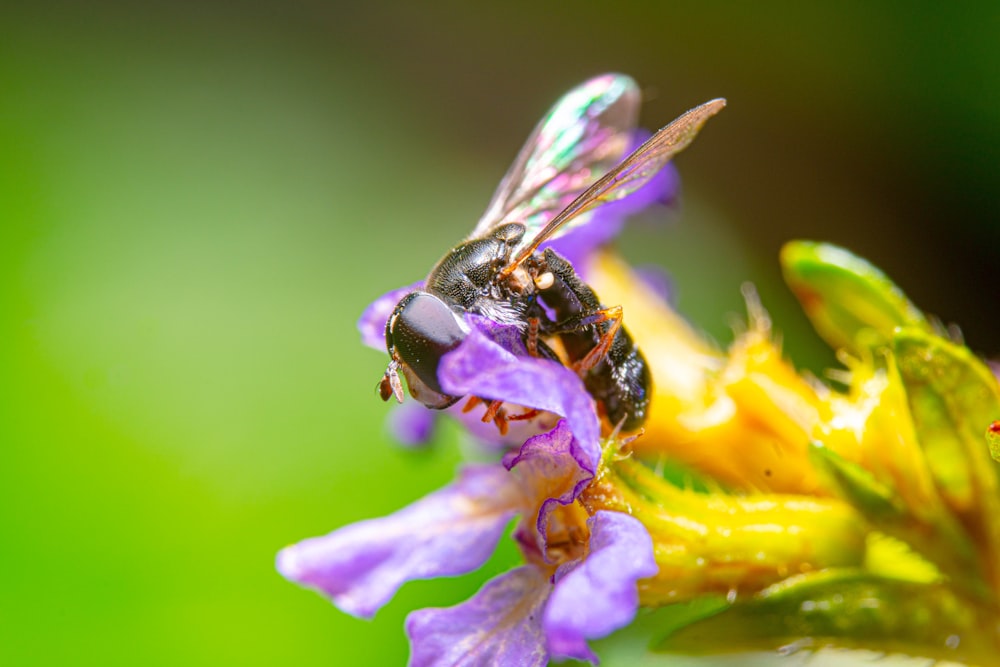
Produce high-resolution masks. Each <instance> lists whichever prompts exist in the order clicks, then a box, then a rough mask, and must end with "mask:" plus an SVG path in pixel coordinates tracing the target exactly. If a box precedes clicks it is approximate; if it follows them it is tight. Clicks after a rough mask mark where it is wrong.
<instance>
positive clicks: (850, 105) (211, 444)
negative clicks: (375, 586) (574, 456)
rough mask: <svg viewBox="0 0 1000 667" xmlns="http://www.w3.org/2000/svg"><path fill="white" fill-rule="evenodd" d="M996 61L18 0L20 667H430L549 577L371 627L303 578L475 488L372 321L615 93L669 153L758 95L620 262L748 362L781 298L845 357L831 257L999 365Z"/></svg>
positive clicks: (9, 574) (760, 32) (685, 10)
mask: <svg viewBox="0 0 1000 667" xmlns="http://www.w3.org/2000/svg"><path fill="white" fill-rule="evenodd" d="M997 35H1000V5H998V4H997V3H995V2H981V3H978V4H977V3H962V4H958V3H914V2H897V3H891V2H887V3H863V2H857V3H836V6H832V5H828V6H826V7H822V6H820V5H819V4H812V3H798V2H779V3H724V4H715V3H706V2H670V3H668V2H661V3H652V2H650V3H645V2H615V3H610V2H607V3H577V4H576V5H574V6H573V8H572V9H569V8H568V6H563V5H555V4H553V5H550V6H539V5H537V4H536V3H530V2H508V3H503V4H502V6H500V5H499V3H498V5H497V6H486V5H477V4H473V3H457V2H456V3H449V2H434V3H430V4H423V5H417V4H416V3H412V4H411V3H399V4H395V5H393V4H374V3H350V4H347V3H337V2H319V1H318V0H288V1H285V2H269V3H264V2H251V3H244V2H225V1H221V0H207V1H201V2H163V1H160V2H141V3H139V2H137V3H109V2H104V1H102V0H98V1H97V2H90V3H74V2H66V3H53V2H24V3H19V2H12V1H11V0H8V1H7V2H5V3H3V4H2V6H0V391H2V398H0V447H2V449H0V452H2V458H0V461H2V463H0V585H2V592H0V664H4V665H47V664H52V665H91V664H93V665H139V664H141V665H159V664H162V665H223V664H225V665H230V664H231V665H275V664H296V665H368V664H370V665H382V664H385V665H392V664H402V663H403V662H404V661H405V656H406V653H407V647H406V642H405V639H404V637H403V633H402V621H403V618H404V617H405V614H406V613H407V611H408V610H410V609H412V608H415V607H418V606H426V605H450V604H454V603H457V602H458V601H460V600H463V599H465V598H466V597H468V596H469V595H471V594H472V593H473V591H475V590H476V589H477V588H478V586H479V585H480V584H481V582H482V581H484V580H485V579H486V578H488V577H490V576H492V575H493V574H494V573H496V572H498V571H500V570H502V569H504V568H505V567H506V566H507V565H508V564H509V563H511V562H513V561H514V560H515V559H516V554H515V553H514V552H513V549H512V548H510V547H509V546H504V547H503V548H501V550H500V552H499V553H498V554H497V556H496V557H495V558H494V559H493V560H492V561H491V562H490V563H489V564H488V565H487V567H486V568H484V570H483V571H481V572H477V573H476V574H474V575H470V576H468V577H464V578H459V579H455V580H448V581H438V582H430V583H415V584H410V585H407V586H406V587H405V588H404V589H403V591H402V592H401V593H400V595H399V596H398V598H397V599H396V600H395V601H394V602H393V603H391V604H390V605H389V606H388V607H387V608H386V609H384V610H383V611H382V612H381V613H380V614H379V615H378V617H377V618H376V619H375V620H374V621H373V622H370V623H369V622H363V621H359V620H355V619H352V618H349V617H347V616H345V615H343V614H341V613H340V612H338V611H336V610H335V609H334V608H332V607H331V606H330V605H329V604H328V603H326V602H325V601H323V600H322V599H320V598H319V597H318V596H315V595H312V594H310V593H308V592H306V591H302V590H300V589H298V588H296V587H294V586H292V585H290V584H288V583H286V582H284V581H283V580H282V579H281V578H280V577H279V576H278V575H277V574H276V573H275V572H274V567H273V559H274V553H275V552H276V551H277V550H278V549H279V548H280V547H282V546H283V545H285V544H288V543H290V542H292V541H295V540H298V539H301V538H303V537H306V536H311V535H315V534H321V533H324V532H327V531H328V530H331V529H333V528H335V527H338V526H341V525H343V524H345V523H347V522H350V521H354V520H358V519H362V518H367V517H373V516H379V515H382V514H386V513H388V512H391V511H393V510H395V509H397V508H399V507H401V506H402V505H404V504H405V503H407V502H409V501H411V500H413V499H415V498H417V497H419V496H420V495H422V494H423V493H425V492H427V491H429V490H431V489H433V488H436V487H438V486H440V485H442V484H444V483H445V482H447V481H448V480H449V479H450V478H451V476H452V474H453V472H454V469H455V466H456V464H457V462H458V460H459V446H458V445H457V444H456V440H457V436H456V433H455V432H454V430H453V429H448V428H445V429H444V430H443V431H442V433H441V434H440V443H439V446H438V447H435V448H433V449H431V450H429V451H420V452H415V451H405V450H402V449H400V448H399V447H397V446H396V445H394V444H393V442H392V441H391V439H390V438H389V436H387V435H386V432H385V427H384V417H385V415H386V413H387V408H386V406H385V405H383V404H382V403H381V401H379V400H378V398H377V396H376V393H375V389H374V387H375V384H376V381H377V380H378V378H379V376H380V374H381V373H382V370H383V368H384V364H385V358H384V355H380V354H379V353H377V352H374V351H370V350H366V349H363V348H361V346H360V344H359V341H358V336H357V333H356V331H355V328H354V323H355V320H356V318H357V316H358V314H359V313H360V312H361V310H362V309H363V308H364V306H365V305H366V304H367V303H368V302H369V301H371V300H372V299H373V298H374V297H375V296H377V295H379V294H381V293H383V292H384V291H386V290H388V289H390V288H394V287H397V286H399V285H402V284H407V283H410V282H412V281H414V280H416V279H419V278H420V277H422V276H423V275H424V273H425V272H426V271H427V269H428V268H429V267H430V266H431V264H433V262H434V261H436V259H437V258H438V256H439V255H440V254H442V252H443V251H444V250H445V249H447V248H448V247H449V246H450V245H452V244H454V243H455V242H456V241H457V240H458V239H459V238H461V237H462V236H463V235H464V234H465V233H466V232H467V231H468V230H470V229H471V227H472V225H473V223H474V221H475V220H476V219H477V217H478V215H479V214H480V213H481V211H482V209H483V208H484V207H485V204H486V202H487V200H488V199H489V196H490V194H491V193H492V191H493V188H494V187H495V185H496V183H497V182H498V180H499V178H500V177H501V175H502V174H503V172H504V171H505V170H506V167H507V165H508V164H509V162H510V160H511V159H512V158H513V155H514V153H515V152H516V150H517V149H518V148H519V147H520V145H521V143H522V141H523V140H524V138H525V137H526V136H527V134H528V132H529V131H530V129H531V127H532V126H533V125H534V123H535V122H536V120H537V119H538V118H539V117H540V116H541V114H542V113H543V112H544V111H545V109H546V108H547V107H548V106H549V105H550V104H551V103H553V102H554V101H555V100H556V99H557V98H558V96H559V95H561V94H562V93H563V92H565V91H566V90H568V89H569V88H570V87H572V86H573V85H575V84H577V83H579V82H580V81H582V80H584V79H586V78H588V77H590V76H592V75H594V74H597V73H601V72H604V71H609V70H616V71H623V72H627V73H629V74H631V75H632V76H634V77H635V78H636V79H637V80H638V81H639V82H640V83H641V84H642V85H643V86H644V87H645V88H646V92H647V98H648V101H647V102H646V103H645V105H644V106H643V109H642V120H643V122H644V124H646V125H647V126H649V127H658V126H660V125H662V124H664V123H666V122H667V121H669V120H670V119H672V118H673V117H675V116H676V115H678V114H679V113H680V112H682V111H684V110H685V109H687V108H689V107H691V106H694V105H695V104H697V103H699V102H702V101H704V100H706V99H709V98H711V97H715V96H725V97H727V98H728V99H729V107H728V108H727V109H726V110H725V112H724V113H723V114H721V115H720V116H719V117H718V118H716V119H714V120H713V121H712V122H711V123H710V124H709V125H708V126H707V127H706V129H705V131H704V133H703V134H702V136H701V137H700V138H699V139H698V141H697V142H696V143H695V145H694V146H693V147H692V148H691V149H690V150H689V151H688V152H686V153H685V154H683V155H682V156H681V157H680V158H679V160H678V166H679V168H680V170H681V173H682V177H683V179H684V188H685V189H684V197H683V202H682V204H681V206H680V207H679V208H677V209H676V210H674V211H659V212H653V213H651V214H649V215H647V216H646V218H645V219H644V220H643V221H640V222H639V223H638V224H637V225H635V226H634V228H633V229H632V230H630V232H629V233H628V234H627V235H626V237H625V238H624V239H623V240H622V242H621V243H622V248H623V252H625V253H626V254H627V255H628V256H629V257H630V258H632V259H634V260H635V261H637V262H659V263H661V264H662V265H664V266H666V267H667V268H668V269H669V270H670V271H671V272H672V274H673V277H674V285H675V289H676V293H677V301H678V304H679V307H680V308H681V309H682V310H683V311H684V312H685V313H687V314H688V315H689V316H690V317H691V318H692V319H693V320H694V321H695V322H696V323H697V324H698V326H700V327H701V328H703V329H704V330H705V331H706V332H707V333H708V334H709V335H711V336H713V337H715V338H716V339H717V340H719V341H720V343H723V344H724V343H725V342H727V341H728V340H729V339H730V338H731V335H730V328H729V327H730V324H731V321H732V318H733V316H734V314H739V313H740V312H741V311H742V309H743V307H742V302H741V297H740V293H739V286H740V284H741V282H742V281H745V280H751V281H753V282H754V283H756V284H757V286H758V289H759V291H760V292H761V294H762V298H763V300H764V303H765V305H767V306H768V307H769V308H770V309H771V310H772V313H773V314H774V318H775V320H776V321H777V323H778V326H779V327H780V328H781V329H782V330H783V331H784V333H785V340H786V348H787V349H788V350H789V352H790V353H791V354H792V355H794V356H795V358H796V359H797V360H799V362H800V364H801V365H803V366H805V367H808V368H812V369H814V370H817V371H820V370H822V368H823V367H825V366H828V365H830V364H832V363H833V359H832V356H831V355H829V353H828V352H825V351H823V350H822V349H821V347H820V346H819V345H818V340H817V339H816V338H815V336H814V335H813V334H812V333H811V332H810V330H809V329H808V325H807V324H806V323H805V320H804V319H803V318H802V316H801V315H800V314H799V313H798V310H797V308H796V307H795V305H794V303H792V301H791V299H790V297H789V296H788V294H787V293H786V292H785V290H784V288H783V287H782V285H781V283H780V276H779V272H778V268H777V262H776V257H777V251H778V249H779V248H780V246H781V244H782V243H783V242H784V241H786V240H789V239H792V238H813V239H822V240H829V241H833V242H836V243H839V244H843V245H846V246H848V247H849V248H851V249H853V250H854V251H856V252H858V253H859V254H862V255H864V256H866V257H868V258H870V259H871V260H872V261H874V262H875V263H876V264H878V265H879V266H881V267H882V268H884V269H885V270H886V271H887V272H888V273H889V274H890V275H891V276H893V277H894V278H895V279H896V280H897V281H898V282H899V283H900V284H901V285H903V286H904V288H905V289H906V290H907V292H908V293H909V295H910V296H911V297H912V298H913V300H914V301H916V302H917V303H918V304H919V305H921V306H923V307H924V308H925V309H926V310H928V311H930V312H932V313H936V314H937V315H939V316H940V317H941V318H942V319H943V320H945V321H949V322H952V321H953V322H957V323H959V324H960V325H961V326H962V329H963V331H964V332H965V335H966V338H967V340H968V342H969V343H970V345H971V346H972V347H973V348H974V349H975V350H977V351H979V352H981V353H984V354H990V355H996V354H998V353H1000V334H998V332H1000V328H998V325H1000V304H998V295H1000V268H998V262H997V259H996V258H997V249H998V248H1000V224H998V214H1000V205H998V203H997V201H996V198H995V195H996V189H997V188H996V187H995V186H996V181H997V178H998V176H997V175H998V174H1000V151H998V148H1000V39H997ZM606 646H607V648H606V649H604V650H606V655H608V656H609V658H608V660H607V661H606V664H634V663H632V662H631V658H627V657H621V656H623V655H625V656H627V655H628V651H629V650H628V649H627V648H626V649H622V648H620V647H619V648H617V649H616V648H614V640H612V642H610V643H607V644H606ZM615 651H618V653H615ZM672 664H678V663H676V662H675V663H672ZM727 664H743V663H741V662H738V661H737V662H733V661H730V662H728V663H727Z"/></svg>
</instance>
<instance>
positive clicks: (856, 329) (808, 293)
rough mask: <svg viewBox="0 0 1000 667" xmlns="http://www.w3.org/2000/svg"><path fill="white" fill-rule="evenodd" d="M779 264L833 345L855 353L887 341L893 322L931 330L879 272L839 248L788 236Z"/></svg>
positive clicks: (822, 332)
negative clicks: (790, 238) (788, 239)
mask: <svg viewBox="0 0 1000 667" xmlns="http://www.w3.org/2000/svg"><path fill="white" fill-rule="evenodd" d="M781 265H782V271H783V273H784V276H785V282H787V283H788V286H789V287H790V288H791V290H792V292H793V293H794V294H795V296H796V297H797V298H798V299H799V301H800V302H801V303H802V307H803V308H804V309H805V311H806V314H807V315H808V316H809V319H810V320H811V321H812V324H813V326H814V327H815V328H816V331H817V332H818V333H819V335H820V336H822V337H823V339H824V340H825V341H826V342H827V343H829V344H830V346H831V347H833V348H834V349H838V350H839V349H846V350H849V351H850V352H851V353H852V354H854V355H855V356H858V355H861V354H862V353H863V352H864V351H866V350H868V349H871V348H873V347H878V346H881V345H885V344H886V343H888V341H889V340H890V339H891V337H892V333H893V331H894V330H895V329H896V328H897V327H917V328H920V329H923V330H926V331H930V330H931V325H930V324H929V323H928V322H927V319H926V318H925V317H924V315H923V313H921V312H920V310H919V309H918V308H917V307H916V306H914V305H913V304H912V303H911V302H910V300H909V299H907V298H906V295H905V294H903V292H902V290H900V289H899V288H898V287H896V285H895V284H894V283H893V282H892V281H891V280H889V278H888V277H886V275H885V274H884V273H882V272H881V271H879V270H878V269H877V268H875V267H874V266H873V265H871V264H869V263H868V262H867V261H865V260H863V259H861V258H860V257H857V256H856V255H853V254H851V253H850V252H848V251H847V250H844V249H843V248H839V247H837V246H834V245H830V244H828V243H815V242H811V241H793V242H791V243H788V244H786V245H785V247H784V248H782V250H781Z"/></svg>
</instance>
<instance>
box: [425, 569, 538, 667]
mask: <svg viewBox="0 0 1000 667" xmlns="http://www.w3.org/2000/svg"><path fill="white" fill-rule="evenodd" d="M551 590H552V584H551V583H549V581H548V579H547V578H546V577H545V575H544V574H543V573H542V572H541V570H539V569H538V568H536V567H533V566H531V565H525V566H523V567H519V568H517V569H515V570H511V571H510V572H506V573H504V574H502V575H500V576H499V577H496V578H494V579H491V580H490V581H488V582H486V584H485V585H484V586H483V587H482V588H481V589H479V592H478V593H476V594H475V596H473V597H472V599H470V600H468V601H466V602H463V603H462V604H459V605H456V606H454V607H448V608H445V609H421V610H419V611H415V612H413V613H411V614H410V615H409V616H408V617H407V618H406V634H407V636H408V637H409V638H410V647H411V649H410V663H409V664H410V667H452V666H453V665H468V666H470V667H471V666H472V665H518V666H519V667H534V666H537V667H543V666H544V665H545V664H547V663H548V659H549V654H548V652H547V651H546V649H545V638H544V636H543V635H542V627H541V623H540V622H539V621H540V619H541V616H542V606H543V605H544V604H545V600H546V599H547V598H548V595H549V592H550V591H551Z"/></svg>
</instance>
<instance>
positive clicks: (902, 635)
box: [654, 569, 998, 664]
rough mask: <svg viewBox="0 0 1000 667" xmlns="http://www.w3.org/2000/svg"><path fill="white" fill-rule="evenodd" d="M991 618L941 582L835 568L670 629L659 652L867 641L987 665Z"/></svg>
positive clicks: (870, 645)
mask: <svg viewBox="0 0 1000 667" xmlns="http://www.w3.org/2000/svg"><path fill="white" fill-rule="evenodd" d="M991 618H992V614H991V612H990V610H989V609H986V608H983V607H981V606H980V605H978V604H977V603H975V602H972V601H970V600H968V599H965V598H963V597H959V596H957V595H956V594H955V593H954V592H953V591H951V590H950V589H949V588H948V587H947V586H945V585H942V584H926V583H914V582H910V581H900V580H895V579H891V578H885V577H878V576H873V575H870V574H868V573H865V572H863V571H860V570H854V569H833V570H825V571H821V572H813V573H808V574H803V575H796V576H793V577H789V578H788V579H785V580H784V581H782V582H779V583H777V584H775V585H773V586H770V587H769V588H766V589H764V590H763V591H761V592H760V593H758V594H756V595H754V596H752V597H750V598H749V599H745V600H737V601H736V602H735V604H733V605H732V607H730V608H729V609H728V610H725V611H723V612H721V613H715V614H713V615H709V616H707V617H705V618H702V619H698V620H695V621H694V622H692V623H689V624H686V625H684V626H683V627H680V628H671V629H669V630H668V631H667V632H666V633H665V635H664V636H663V637H662V638H661V639H659V640H658V641H656V642H655V643H654V650H658V651H670V652H682V653H700V654H706V653H721V652H740V651H752V650H767V649H782V648H784V649H786V650H791V649H796V648H808V649H816V648H820V647H823V646H838V647H845V648H858V647H864V648H866V649H868V650H875V651H879V650H882V651H886V652H900V653H905V654H909V655H914V656H922V657H928V658H932V659H939V660H955V661H967V662H971V663H978V664H986V663H989V662H990V661H992V660H994V659H995V656H996V654H997V653H996V652H997V649H998V636H997V630H996V628H995V627H991V625H990V619H991Z"/></svg>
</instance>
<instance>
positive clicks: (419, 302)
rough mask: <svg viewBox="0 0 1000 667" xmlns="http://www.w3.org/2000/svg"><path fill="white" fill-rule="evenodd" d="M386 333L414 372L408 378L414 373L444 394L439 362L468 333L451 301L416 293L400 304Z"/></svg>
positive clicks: (406, 365) (391, 343) (403, 362)
mask: <svg viewBox="0 0 1000 667" xmlns="http://www.w3.org/2000/svg"><path fill="white" fill-rule="evenodd" d="M386 333H387V335H388V337H389V338H391V340H389V341H388V342H389V343H390V345H391V347H392V348H394V350H395V353H396V355H397V356H398V358H399V360H400V362H402V364H403V365H404V370H409V371H410V373H407V380H410V374H411V373H412V374H413V375H416V376H417V378H419V379H420V380H421V381H422V382H423V384H425V385H427V388H429V389H431V390H432V391H434V392H437V393H439V394H443V393H444V391H443V390H442V388H441V383H440V382H439V381H438V374H437V371H438V364H439V363H440V361H441V357H442V356H444V355H445V354H446V353H448V352H450V351H451V350H454V349H455V348H456V347H458V344H459V343H461V342H462V340H463V339H464V338H465V334H466V331H465V329H464V328H463V327H462V325H461V324H460V322H459V320H458V317H457V315H456V314H455V312H454V311H453V310H452V309H451V308H450V307H449V306H448V304H446V303H445V302H443V301H442V300H441V299H439V298H437V297H436V296H434V295H433V294H428V293H426V292H414V293H412V294H410V295H408V296H406V297H404V298H403V300H402V301H400V302H399V305H398V306H396V310H395V312H394V313H393V316H392V318H391V319H390V321H389V327H388V331H387V332H386ZM410 384H411V385H412V382H411V383H410ZM412 389H413V387H412V386H411V390H412Z"/></svg>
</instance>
